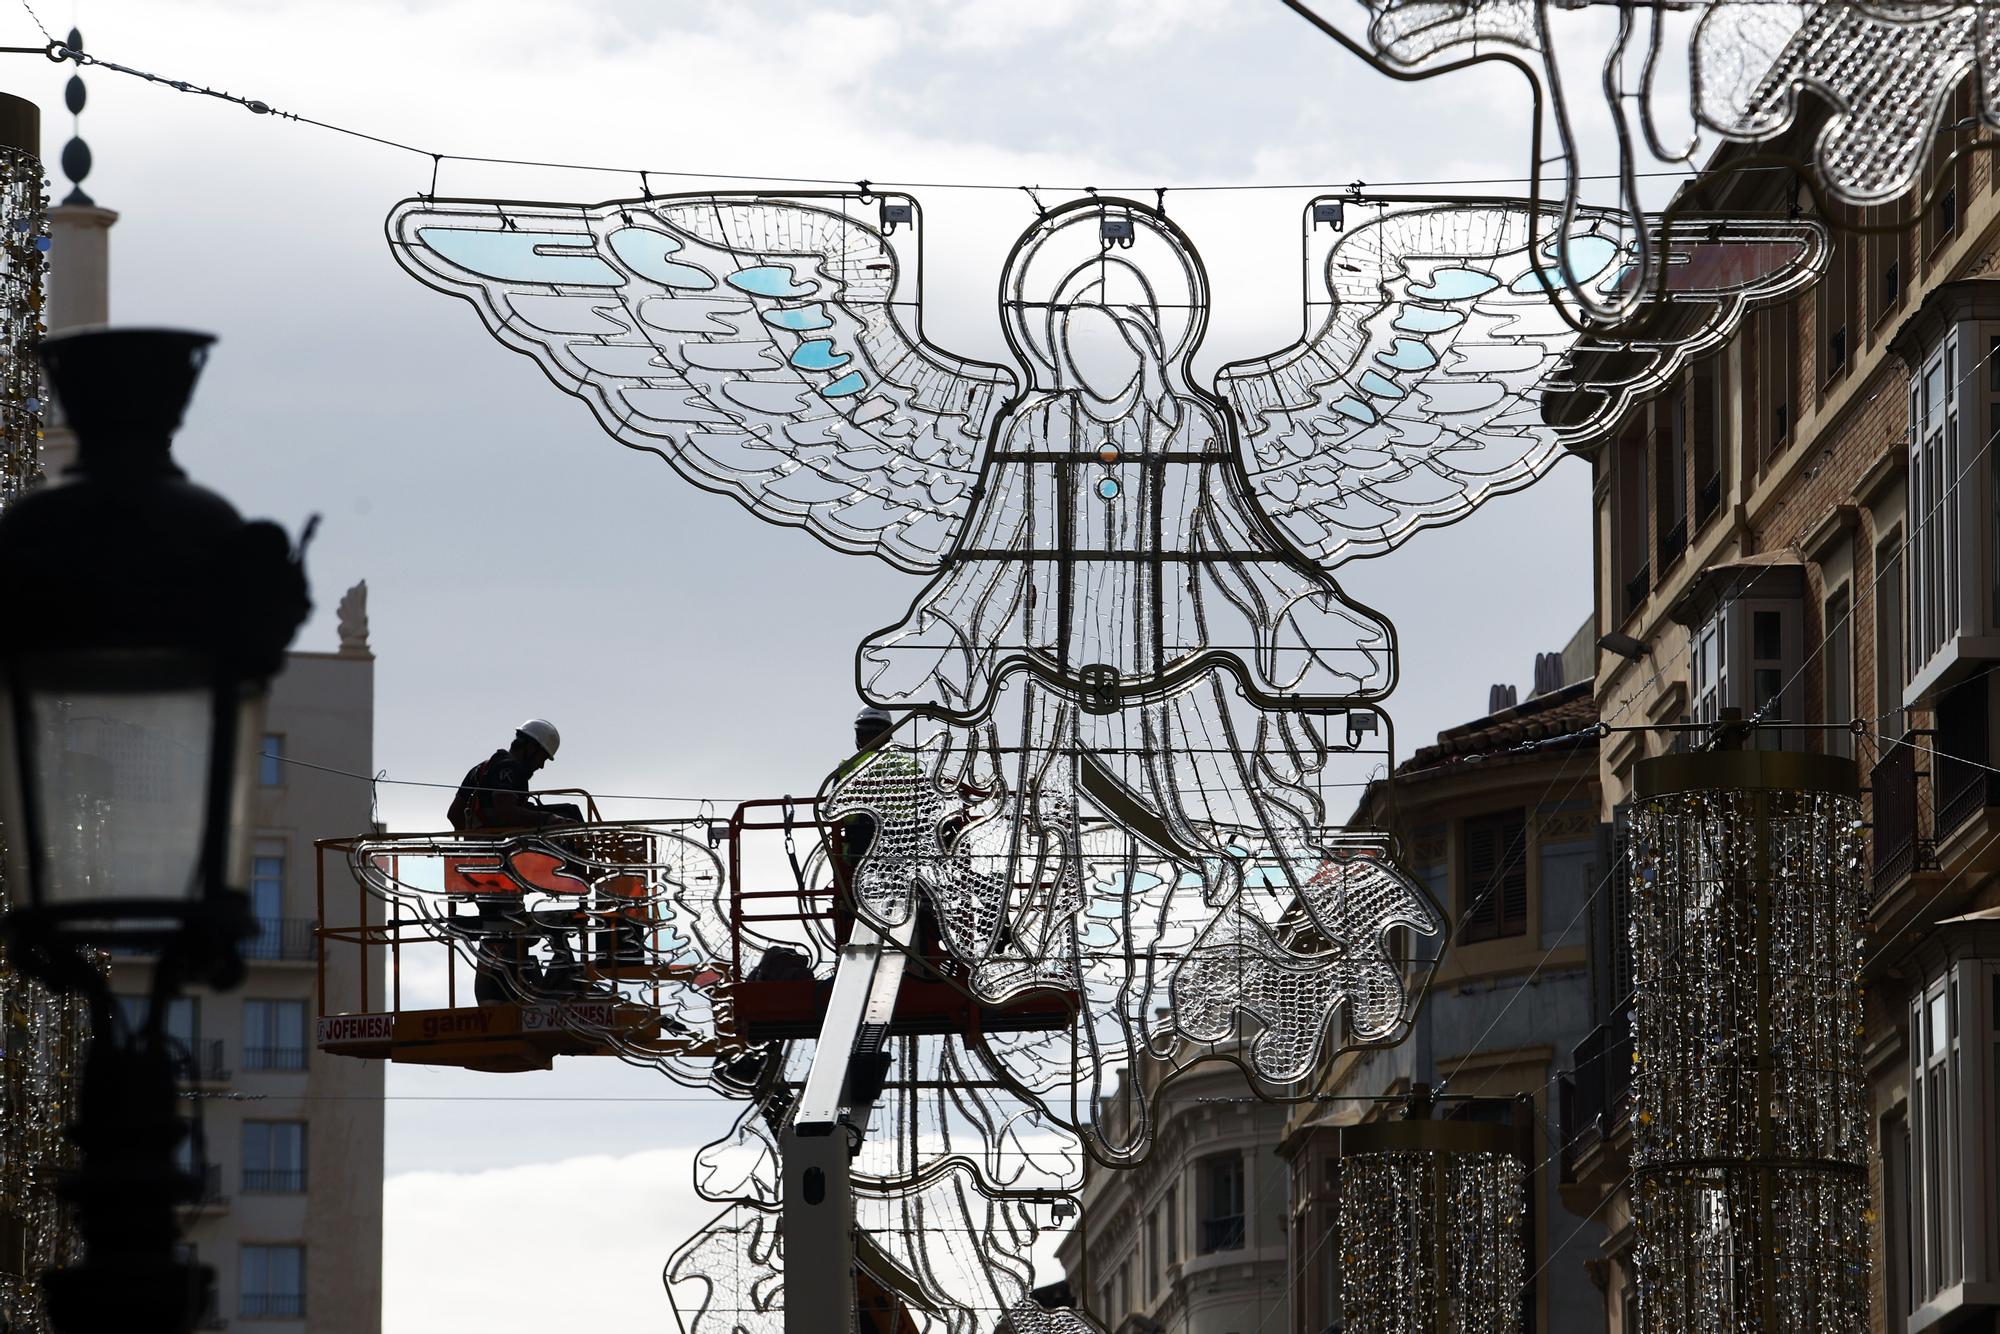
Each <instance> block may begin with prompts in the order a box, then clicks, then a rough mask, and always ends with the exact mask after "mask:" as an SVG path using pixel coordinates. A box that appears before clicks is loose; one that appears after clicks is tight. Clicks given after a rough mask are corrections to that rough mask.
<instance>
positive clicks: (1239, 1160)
mask: <svg viewBox="0 0 2000 1334" xmlns="http://www.w3.org/2000/svg"><path fill="white" fill-rule="evenodd" d="M1196 1173H1197V1175H1196V1177H1195V1212H1196V1220H1195V1225H1196V1228H1197V1230H1198V1236H1197V1238H1196V1249H1197V1252H1198V1253H1199V1254H1202V1255H1208V1254H1210V1253H1211V1252H1214V1251H1234V1250H1240V1249H1242V1246H1243V1156H1242V1155H1241V1154H1236V1153H1218V1154H1216V1155H1214V1156H1213V1157H1209V1158H1204V1159H1202V1160H1201V1162H1200V1163H1199V1164H1198V1165H1197V1167H1196Z"/></svg>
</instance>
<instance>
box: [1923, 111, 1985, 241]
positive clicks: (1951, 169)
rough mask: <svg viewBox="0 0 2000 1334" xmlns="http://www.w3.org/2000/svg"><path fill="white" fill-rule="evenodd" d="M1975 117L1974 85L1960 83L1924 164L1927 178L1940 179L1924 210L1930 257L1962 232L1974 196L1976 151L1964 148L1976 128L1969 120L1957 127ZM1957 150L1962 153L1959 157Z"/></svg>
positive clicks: (1970, 141)
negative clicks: (1933, 196)
mask: <svg viewBox="0 0 2000 1334" xmlns="http://www.w3.org/2000/svg"><path fill="white" fill-rule="evenodd" d="M1972 121H1973V112H1972V85H1971V83H1970V82H1969V81H1968V82H1965V83H1961V84H1959V86H1958V88H1957V89H1956V90H1955V91H1954V92H1953V93H1952V98H1951V109H1950V111H1949V112H1948V113H1947V114H1946V115H1945V118H1944V125H1943V127H1942V128H1941V129H1940V130H1939V132H1938V134H1937V136H1936V137H1935V138H1933V139H1932V140H1931V154H1930V161H1929V162H1928V163H1926V164H1925V166H1924V175H1923V179H1924V180H1925V181H1927V182H1928V181H1936V182H1937V186H1936V187H1935V188H1936V196H1935V198H1934V200H1933V202H1932V204H1931V207H1930V211H1929V212H1927V213H1925V214H1924V226H1923V231H1924V237H1923V240H1924V257H1925V259H1926V261H1928V260H1929V258H1930V257H1931V256H1932V255H1934V254H1935V253H1936V252H1937V251H1938V250H1940V249H1942V248H1943V247H1944V245H1945V243H1946V242H1948V241H1950V240H1951V239H1952V238H1953V237H1955V236H1957V235H1958V225H1959V221H1960V219H1961V217H1962V215H1963V211H1964V206H1965V204H1966V203H1968V202H1969V201H1970V200H1971V198H1972V154H1971V153H1970V152H1961V150H1964V149H1967V148H1969V147H1970V146H1971V144H1972V140H1973V130H1972V126H1971V125H1969V124H1968V125H1967V126H1966V128H1964V129H1958V128H1955V127H1957V126H1958V125H1959V124H1961V123H1962V122H1972ZM1954 153H1958V154H1959V156H1958V158H1957V160H1956V161H1953V154H1954ZM1947 164H1949V166H1948V167H1947Z"/></svg>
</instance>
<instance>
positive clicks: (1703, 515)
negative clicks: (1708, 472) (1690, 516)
mask: <svg viewBox="0 0 2000 1334" xmlns="http://www.w3.org/2000/svg"><path fill="white" fill-rule="evenodd" d="M1721 507H1722V474H1721V473H1716V474H1715V475H1714V476H1713V477H1710V478H1709V479H1708V480H1707V481H1705V482H1703V483H1702V484H1701V489H1700V490H1698V491H1696V492H1695V500H1694V521H1695V523H1697V524H1700V523H1703V522H1705V521H1706V520H1707V519H1708V516H1709V515H1711V514H1713V513H1715V511H1716V510H1718V509H1720V508H1721Z"/></svg>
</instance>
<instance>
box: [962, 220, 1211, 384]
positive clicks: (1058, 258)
mask: <svg viewBox="0 0 2000 1334" xmlns="http://www.w3.org/2000/svg"><path fill="white" fill-rule="evenodd" d="M1000 304H1001V313H1002V316H1003V323H1004V325H1005V328H1006V331H1007V339H1008V342H1009V343H1011V344H1012V345H1013V348H1014V353H1015V355H1016V356H1017V357H1019V358H1020V361H1021V363H1022V364H1023V365H1024V366H1026V367H1028V368H1029V371H1030V374H1031V376H1032V379H1033V387H1034V388H1035V389H1037V390H1041V391H1044V392H1061V391H1070V392H1076V393H1078V394H1079V395H1081V396H1082V398H1083V399H1084V401H1085V402H1086V403H1093V404H1096V405H1100V406H1102V407H1105V408H1108V409H1112V410H1114V411H1115V410H1116V409H1120V408H1124V409H1128V410H1129V408H1130V407H1131V406H1133V405H1135V404H1136V403H1138V402H1144V403H1146V404H1147V405H1149V406H1151V407H1153V408H1154V409H1156V410H1159V409H1162V408H1169V409H1170V408H1171V405H1172V403H1173V400H1174V398H1175V396H1176V395H1177V394H1183V393H1188V392H1190V390H1189V388H1188V358H1189V357H1190V356H1192V355H1193V353H1194V349H1195V347H1196V345H1197V344H1199V343H1200V342H1201V334H1202V329H1203V327H1204V326H1205V325H1206V324H1207V322H1208V282H1207V277H1206V275H1205V274H1204V273H1203V272H1202V268H1201V261H1200V260H1199V259H1197V258H1196V256H1195V251H1194V247H1193V246H1192V245H1191V244H1189V242H1188V240H1187V238H1186V236H1184V235H1183V234H1182V233H1181V230H1180V229H1179V228H1178V227H1176V226H1174V225H1173V223H1171V222H1169V221H1168V220H1167V219H1166V217H1165V216H1163V215H1161V214H1158V213H1155V212H1152V211H1151V210H1142V209H1138V208H1121V209H1107V208H1104V207H1099V206H1097V205H1096V204H1095V202H1094V201H1082V202H1081V203H1079V204H1075V205H1070V206H1067V207H1065V208H1062V209H1059V210H1056V211H1055V212H1053V213H1051V214H1049V215H1048V216H1047V217H1045V218H1043V219H1042V220H1041V221H1040V222H1038V223H1036V224H1035V225H1034V226H1033V227H1031V228H1029V229H1028V231H1027V232H1026V233H1024V234H1023V235H1022V237H1021V239H1020V240H1019V241H1018V242H1016V243H1015V246H1014V253H1013V254H1012V256H1010V257H1009V259H1008V262H1007V270H1006V273H1005V275H1004V276H1003V277H1002V279H1001V282H1000ZM1107 415H1109V414H1107Z"/></svg>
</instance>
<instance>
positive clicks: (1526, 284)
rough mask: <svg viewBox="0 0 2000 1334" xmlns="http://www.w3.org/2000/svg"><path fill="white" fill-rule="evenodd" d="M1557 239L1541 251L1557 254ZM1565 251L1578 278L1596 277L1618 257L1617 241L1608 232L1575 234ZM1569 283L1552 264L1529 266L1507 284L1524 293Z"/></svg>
mask: <svg viewBox="0 0 2000 1334" xmlns="http://www.w3.org/2000/svg"><path fill="white" fill-rule="evenodd" d="M1556 244H1557V243H1556V242H1554V241H1551V242H1549V243H1548V244H1547V245H1545V246H1543V247H1542V254H1543V255H1545V256H1547V257H1548V258H1549V259H1551V260H1553V259H1555V258H1556V253H1557V252H1556ZM1562 253H1563V254H1564V256H1565V257H1566V258H1567V260H1568V263H1569V270H1570V274H1571V275H1572V276H1573V277H1574V278H1575V279H1576V280H1577V281H1578V282H1579V283H1581V282H1586V281H1588V280H1589V279H1591V278H1594V277H1596V276H1597V275H1598V274H1600V273H1602V272H1603V271H1604V270H1605V268H1607V267H1608V266H1609V265H1610V263H1611V261H1612V260H1614V259H1616V258H1618V243H1617V242H1616V241H1613V240H1611V239H1610V238H1609V237H1605V236H1572V237H1570V238H1569V240H1568V241H1567V242H1566V243H1564V245H1563V250H1562ZM1568 286H1569V282H1568V280H1567V279H1565V278H1564V277H1563V273H1562V269H1561V268H1560V267H1559V266H1557V265H1554V264H1551V265H1550V266H1549V267H1548V268H1546V269H1530V270H1528V271H1527V272H1526V273H1524V274H1522V275H1521V276H1520V277H1518V278H1516V279H1515V280H1514V281H1513V283H1512V284H1511V285H1510V286H1509V287H1508V289H1507V290H1508V291H1510V292H1520V293H1523V294H1527V293H1533V292H1543V291H1560V290H1562V289H1564V288H1566V287H1568Z"/></svg>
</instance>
